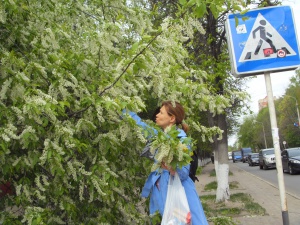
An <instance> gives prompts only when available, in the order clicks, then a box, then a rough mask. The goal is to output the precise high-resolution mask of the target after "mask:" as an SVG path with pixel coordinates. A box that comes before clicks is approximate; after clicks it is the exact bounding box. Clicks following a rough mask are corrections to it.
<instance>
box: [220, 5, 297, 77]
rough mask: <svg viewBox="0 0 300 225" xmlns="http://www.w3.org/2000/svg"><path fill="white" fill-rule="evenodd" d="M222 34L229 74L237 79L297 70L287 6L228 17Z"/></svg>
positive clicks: (295, 49)
mask: <svg viewBox="0 0 300 225" xmlns="http://www.w3.org/2000/svg"><path fill="white" fill-rule="evenodd" d="M226 33H227V38H228V46H229V53H230V59H231V67H232V73H233V75H235V76H237V77H243V76H250V75H256V74H263V73H264V72H271V71H273V72H278V71H284V70H292V69H295V68H297V67H299V66H300V56H299V45H298V40H297V32H296V28H295V26H294V18H293V12H292V10H291V8H290V7H289V6H276V7H266V8H260V9H255V10H250V11H248V12H247V13H245V14H229V15H228V17H227V20H226Z"/></svg>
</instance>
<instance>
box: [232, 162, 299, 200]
mask: <svg viewBox="0 0 300 225" xmlns="http://www.w3.org/2000/svg"><path fill="white" fill-rule="evenodd" d="M232 165H234V164H232ZM234 166H235V167H236V168H237V169H240V170H243V171H244V172H246V173H247V174H250V175H251V176H253V177H255V178H257V179H259V180H260V181H263V182H265V183H266V184H269V185H270V186H272V187H274V188H276V189H277V190H278V191H279V188H278V187H277V186H276V185H274V184H272V183H271V182H269V181H266V180H264V179H262V178H260V177H258V176H256V175H254V174H252V173H249V172H248V171H246V170H244V169H242V168H240V167H237V166H236V165H234ZM285 193H286V194H288V195H289V196H291V197H293V198H296V199H298V200H300V197H299V196H297V195H295V194H293V193H290V192H288V191H286V192H285Z"/></svg>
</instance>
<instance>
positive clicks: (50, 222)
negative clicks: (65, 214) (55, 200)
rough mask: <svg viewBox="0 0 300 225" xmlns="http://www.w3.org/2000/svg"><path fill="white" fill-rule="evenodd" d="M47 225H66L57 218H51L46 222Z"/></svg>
mask: <svg viewBox="0 0 300 225" xmlns="http://www.w3.org/2000/svg"><path fill="white" fill-rule="evenodd" d="M48 223H49V224H60V225H64V224H66V223H65V222H64V221H62V220H61V218H59V217H57V216H51V217H50V218H49V220H48Z"/></svg>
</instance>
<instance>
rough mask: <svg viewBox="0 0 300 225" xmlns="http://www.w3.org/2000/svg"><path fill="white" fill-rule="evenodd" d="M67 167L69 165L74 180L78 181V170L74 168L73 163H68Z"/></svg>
mask: <svg viewBox="0 0 300 225" xmlns="http://www.w3.org/2000/svg"><path fill="white" fill-rule="evenodd" d="M67 165H68V168H69V171H70V173H71V175H72V177H73V179H74V180H75V181H77V174H76V170H75V169H74V167H73V165H72V163H71V161H68V163H67Z"/></svg>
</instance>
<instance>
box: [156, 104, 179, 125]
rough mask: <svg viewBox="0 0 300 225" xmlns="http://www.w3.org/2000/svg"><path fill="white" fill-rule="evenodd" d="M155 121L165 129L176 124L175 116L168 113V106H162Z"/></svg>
mask: <svg viewBox="0 0 300 225" xmlns="http://www.w3.org/2000/svg"><path fill="white" fill-rule="evenodd" d="M155 122H156V124H157V125H158V126H160V127H161V128H162V129H165V128H166V127H168V126H170V125H172V124H174V122H175V116H173V115H172V116H170V115H169V114H168V113H167V110H166V107H165V106H162V107H161V108H160V111H159V113H158V114H157V115H156V119H155Z"/></svg>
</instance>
